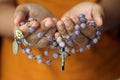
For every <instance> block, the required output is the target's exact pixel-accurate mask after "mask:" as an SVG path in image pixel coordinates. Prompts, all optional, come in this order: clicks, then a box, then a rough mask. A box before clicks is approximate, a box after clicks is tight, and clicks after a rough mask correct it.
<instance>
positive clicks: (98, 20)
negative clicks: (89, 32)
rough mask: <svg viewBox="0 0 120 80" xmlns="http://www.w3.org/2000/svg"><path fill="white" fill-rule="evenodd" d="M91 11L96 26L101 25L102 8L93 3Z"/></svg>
mask: <svg viewBox="0 0 120 80" xmlns="http://www.w3.org/2000/svg"><path fill="white" fill-rule="evenodd" d="M92 11H93V12H92V16H93V18H94V20H95V22H96V24H97V26H101V25H102V24H103V20H102V18H103V15H104V13H103V9H102V8H101V7H100V6H98V5H95V6H94V7H93V10H92Z"/></svg>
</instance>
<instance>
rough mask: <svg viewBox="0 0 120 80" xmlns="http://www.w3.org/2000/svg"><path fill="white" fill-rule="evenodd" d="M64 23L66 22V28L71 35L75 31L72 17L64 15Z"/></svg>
mask: <svg viewBox="0 0 120 80" xmlns="http://www.w3.org/2000/svg"><path fill="white" fill-rule="evenodd" d="M61 20H62V21H63V22H64V24H65V28H66V30H67V33H68V34H69V35H71V34H72V33H73V31H74V23H73V22H72V21H71V19H70V18H69V17H62V19H61Z"/></svg>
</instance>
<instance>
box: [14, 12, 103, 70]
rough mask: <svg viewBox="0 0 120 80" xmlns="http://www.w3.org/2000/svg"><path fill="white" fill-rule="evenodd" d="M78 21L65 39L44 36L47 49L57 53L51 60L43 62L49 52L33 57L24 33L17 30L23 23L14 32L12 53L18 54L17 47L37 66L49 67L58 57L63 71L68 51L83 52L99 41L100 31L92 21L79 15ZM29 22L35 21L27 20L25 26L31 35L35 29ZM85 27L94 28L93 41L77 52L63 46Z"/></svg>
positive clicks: (39, 36)
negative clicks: (46, 65) (37, 64)
mask: <svg viewBox="0 0 120 80" xmlns="http://www.w3.org/2000/svg"><path fill="white" fill-rule="evenodd" d="M79 19H80V22H81V23H80V25H78V24H76V25H75V27H74V28H75V31H74V34H73V35H69V36H67V37H66V38H62V37H58V38H56V39H55V38H53V37H51V36H46V38H47V40H48V41H50V45H49V48H55V49H57V51H58V52H55V53H53V55H52V57H53V58H52V59H47V60H44V59H43V57H45V56H48V54H49V50H45V51H44V52H43V53H42V55H41V54H37V55H35V54H34V53H33V51H32V49H31V48H30V46H32V44H31V43H29V42H27V40H26V39H25V35H24V33H23V32H22V31H21V30H20V29H19V27H20V26H21V25H23V23H20V26H18V27H16V30H15V34H14V41H13V53H14V54H15V55H16V54H18V47H19V46H20V47H21V50H22V53H23V54H26V55H27V56H28V58H29V59H34V60H37V62H38V63H39V64H42V63H43V64H48V65H50V64H51V63H52V60H54V59H57V58H58V57H60V58H61V70H62V71H64V67H65V58H66V57H67V56H70V55H71V54H70V51H71V53H76V52H80V53H81V52H83V51H84V50H85V48H88V49H89V48H91V45H93V44H96V43H97V42H98V40H99V39H100V35H101V32H100V29H99V27H97V26H96V23H95V22H94V21H87V19H86V18H85V15H83V14H80V16H79ZM31 21H37V20H35V19H33V18H29V19H28V20H27V22H26V23H24V24H26V25H28V27H29V32H31V33H33V32H34V31H35V29H34V28H33V27H32V26H29V23H30V22H31ZM87 25H89V26H91V27H93V28H95V30H96V31H95V37H94V38H93V39H91V40H90V41H89V43H88V44H87V45H86V47H85V48H81V47H80V48H79V49H78V50H76V49H75V48H71V49H70V47H69V46H67V45H66V44H65V41H64V40H65V39H66V40H68V41H70V43H71V44H72V40H73V39H74V38H75V37H76V35H79V34H80V30H81V29H85V27H87ZM36 36H37V37H38V38H41V37H42V34H41V33H38V34H37V35H36Z"/></svg>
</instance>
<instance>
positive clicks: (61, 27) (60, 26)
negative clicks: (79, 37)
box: [57, 20, 68, 38]
mask: <svg viewBox="0 0 120 80" xmlns="http://www.w3.org/2000/svg"><path fill="white" fill-rule="evenodd" d="M57 29H58V32H59V33H60V34H61V36H62V37H63V38H65V37H66V36H67V35H68V33H67V31H66V29H65V25H64V23H63V21H61V20H60V21H58V22H57Z"/></svg>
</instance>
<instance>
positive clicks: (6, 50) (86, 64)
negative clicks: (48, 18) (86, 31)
mask: <svg viewBox="0 0 120 80" xmlns="http://www.w3.org/2000/svg"><path fill="white" fill-rule="evenodd" d="M81 1H82V0H64V1H63V0H19V1H18V3H19V4H22V3H28V2H34V3H39V4H42V5H44V6H46V7H47V8H48V9H50V10H51V11H52V12H53V13H54V14H55V15H56V16H58V17H59V18H60V17H61V16H62V14H64V13H65V12H66V11H67V10H69V9H70V8H71V7H72V6H74V5H75V4H77V3H79V2H81ZM91 1H93V0H91ZM12 42H13V40H12V39H10V38H6V37H4V38H3V42H2V52H1V56H2V57H1V80H114V79H116V78H117V77H119V76H120V64H119V60H120V54H119V51H120V45H119V44H120V42H119V41H118V40H117V39H116V37H111V36H110V35H108V34H104V35H103V36H102V38H101V40H100V42H99V43H98V44H97V45H94V46H93V48H92V49H90V50H86V51H85V52H84V53H82V54H81V53H76V54H74V55H72V56H70V57H67V58H66V66H65V71H64V72H62V71H61V68H60V64H61V60H60V58H59V59H56V60H55V61H53V63H52V64H51V65H49V66H48V65H44V64H37V62H36V61H34V60H29V59H28V58H27V56H25V55H23V54H22V52H21V50H19V54H18V55H16V56H14V55H13V52H12ZM34 51H35V52H37V53H38V52H39V53H41V52H42V51H43V49H41V50H38V49H34ZM51 52H53V51H51Z"/></svg>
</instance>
